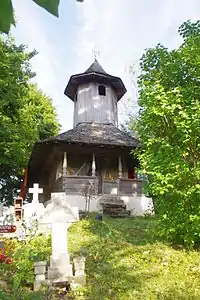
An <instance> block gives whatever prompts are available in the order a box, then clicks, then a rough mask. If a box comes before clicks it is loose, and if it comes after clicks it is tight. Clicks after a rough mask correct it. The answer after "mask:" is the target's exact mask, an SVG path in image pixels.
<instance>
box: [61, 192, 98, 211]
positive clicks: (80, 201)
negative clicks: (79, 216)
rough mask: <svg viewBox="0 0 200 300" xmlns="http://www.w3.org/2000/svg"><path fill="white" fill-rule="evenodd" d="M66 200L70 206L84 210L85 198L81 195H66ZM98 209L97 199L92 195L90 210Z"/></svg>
mask: <svg viewBox="0 0 200 300" xmlns="http://www.w3.org/2000/svg"><path fill="white" fill-rule="evenodd" d="M67 202H68V203H69V204H70V205H71V206H77V207H78V209H79V210H85V199H84V197H82V196H81V195H67ZM95 211H99V206H98V201H97V199H96V198H95V197H94V199H91V201H90V212H95Z"/></svg>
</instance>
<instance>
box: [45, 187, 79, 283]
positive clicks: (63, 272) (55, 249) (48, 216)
mask: <svg viewBox="0 0 200 300" xmlns="http://www.w3.org/2000/svg"><path fill="white" fill-rule="evenodd" d="M77 220H78V207H76V208H75V207H71V206H70V205H69V204H68V203H67V197H66V194H65V193H52V194H51V202H50V203H49V204H48V205H47V207H46V209H45V212H44V216H43V218H42V219H41V221H40V223H41V224H51V229H52V255H51V257H50V267H49V269H48V279H49V280H51V281H53V282H63V281H67V280H69V278H71V277H72V276H73V273H72V265H71V264H70V261H69V253H68V241H67V240H68V239H67V230H68V228H69V227H70V226H71V224H72V223H73V222H76V221H77Z"/></svg>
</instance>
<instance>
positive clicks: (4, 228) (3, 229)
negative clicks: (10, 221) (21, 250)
mask: <svg viewBox="0 0 200 300" xmlns="http://www.w3.org/2000/svg"><path fill="white" fill-rule="evenodd" d="M16 229H17V228H16V226H15V225H0V233H12V232H15V231H16Z"/></svg>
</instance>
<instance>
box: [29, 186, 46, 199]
mask: <svg viewBox="0 0 200 300" xmlns="http://www.w3.org/2000/svg"><path fill="white" fill-rule="evenodd" d="M28 192H29V194H33V201H32V202H34V203H38V202H39V201H38V196H39V194H42V193H43V189H42V188H39V184H38V183H34V184H33V188H29V190H28Z"/></svg>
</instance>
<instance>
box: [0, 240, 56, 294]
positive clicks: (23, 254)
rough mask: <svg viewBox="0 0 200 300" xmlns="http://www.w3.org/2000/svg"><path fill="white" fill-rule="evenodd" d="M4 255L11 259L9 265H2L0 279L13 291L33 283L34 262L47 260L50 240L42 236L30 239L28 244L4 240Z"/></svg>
mask: <svg viewBox="0 0 200 300" xmlns="http://www.w3.org/2000/svg"><path fill="white" fill-rule="evenodd" d="M5 248H6V249H7V251H6V254H7V255H9V257H11V259H12V263H11V264H10V265H6V264H3V265H2V267H1V269H0V275H1V278H5V279H7V281H8V282H9V283H10V284H11V286H12V289H13V290H14V291H16V292H17V291H18V289H19V287H20V286H25V285H26V286H27V285H31V286H32V283H33V282H34V262H36V261H42V260H47V259H48V258H49V256H50V253H51V243H50V239H49V238H46V237H44V236H37V237H34V238H32V239H31V240H30V241H29V243H26V242H22V241H21V242H20V241H17V240H6V244H5Z"/></svg>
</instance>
